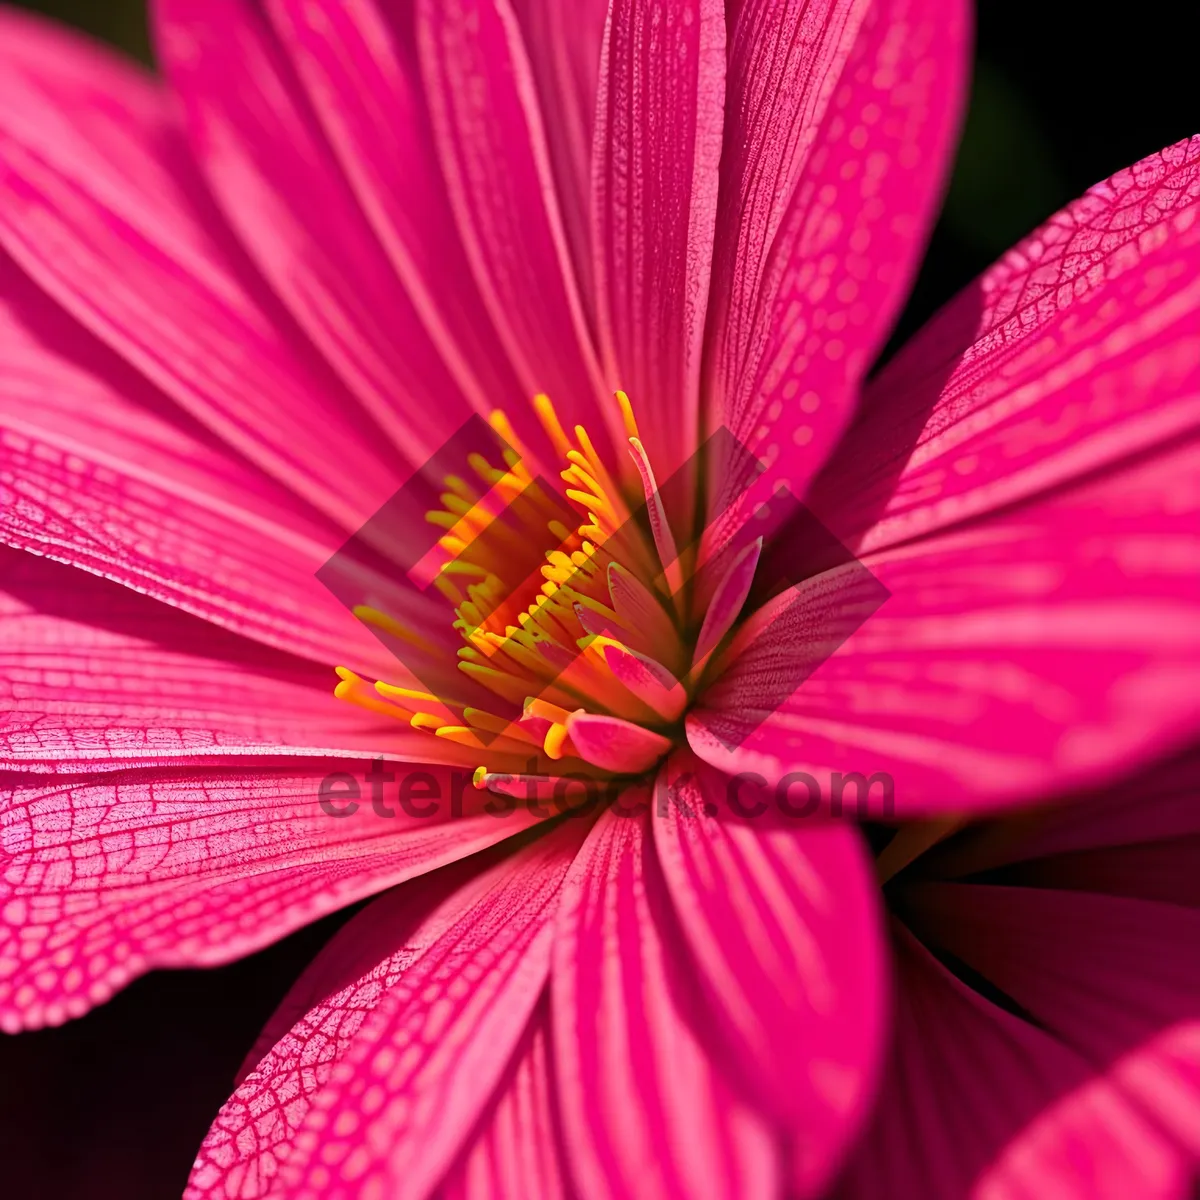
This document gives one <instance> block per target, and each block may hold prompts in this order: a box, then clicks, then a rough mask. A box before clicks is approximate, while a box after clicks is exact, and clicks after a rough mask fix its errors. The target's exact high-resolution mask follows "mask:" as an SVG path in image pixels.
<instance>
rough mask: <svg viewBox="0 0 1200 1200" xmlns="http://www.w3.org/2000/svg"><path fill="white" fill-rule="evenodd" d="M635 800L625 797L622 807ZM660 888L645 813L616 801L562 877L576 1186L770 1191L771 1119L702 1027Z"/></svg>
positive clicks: (559, 977) (562, 1017) (613, 1191)
mask: <svg viewBox="0 0 1200 1200" xmlns="http://www.w3.org/2000/svg"><path fill="white" fill-rule="evenodd" d="M645 798H648V790H647V791H646V792H645ZM636 799H637V797H636V795H635V794H632V793H631V794H627V795H626V796H625V797H623V798H622V805H623V806H624V808H625V810H626V811H630V810H633V809H634V808H635V807H636V805H635V801H636ZM664 887H665V885H664V883H663V881H662V877H661V870H660V868H659V866H658V864H657V863H656V861H655V856H654V847H653V844H652V842H651V841H650V840H649V829H648V828H647V825H646V822H645V820H644V819H641V818H637V817H632V816H628V815H622V813H621V811H619V810H616V809H610V810H608V811H607V812H606V813H604V814H603V815H602V816H601V817H600V819H599V821H598V822H597V823H596V825H595V827H594V829H593V830H592V833H591V836H590V837H589V839H588V841H587V842H586V843H585V845H584V847H583V849H582V850H581V851H580V853H579V856H578V858H577V859H576V861H575V864H574V866H573V867H572V869H571V872H570V875H569V876H568V879H567V883H566V885H565V889H564V896H563V903H562V908H561V911H560V916H559V932H558V938H557V941H556V942H555V950H554V970H553V986H552V991H551V998H552V1002H553V1016H554V1046H555V1065H556V1067H557V1070H558V1081H559V1097H560V1101H561V1105H562V1117H563V1134H564V1141H565V1145H566V1153H567V1161H568V1162H569V1163H570V1167H571V1173H572V1176H573V1178H574V1181H575V1185H576V1188H577V1190H578V1192H579V1193H580V1194H581V1195H584V1196H612V1195H616V1196H633V1195H636V1196H638V1197H645V1198H646V1200H653V1198H654V1197H685V1196H706V1197H713V1198H714V1200H719V1198H720V1197H730V1198H732V1197H739V1198H740V1197H758V1196H762V1197H767V1196H774V1194H775V1190H776V1188H777V1186H778V1180H777V1165H776V1162H775V1150H774V1146H773V1145H772V1140H771V1134H770V1131H769V1129H768V1128H767V1127H766V1126H765V1125H764V1124H762V1123H761V1122H760V1120H759V1119H758V1118H757V1117H755V1116H754V1115H753V1114H752V1113H751V1112H750V1111H749V1110H748V1109H747V1108H746V1107H745V1106H744V1105H743V1103H742V1102H741V1101H740V1100H739V1099H738V1098H737V1096H736V1095H735V1094H734V1092H733V1091H732V1089H731V1086H730V1084H729V1082H728V1081H727V1079H726V1077H725V1075H724V1073H723V1071H722V1069H721V1067H720V1066H719V1065H718V1064H717V1063H715V1062H713V1061H712V1059H711V1057H710V1052H709V1048H708V1046H707V1039H705V1040H702V1039H701V1037H700V1036H699V1034H698V1032H697V1030H698V1026H697V1025H696V1021H697V1019H698V1016H699V1014H698V1012H697V1010H696V1008H695V1007H694V1005H695V1002H696V1000H697V997H696V996H695V993H694V987H693V986H692V984H691V980H690V964H689V963H687V962H686V960H685V959H683V958H681V956H680V955H679V952H678V951H676V950H675V949H674V946H675V945H676V938H677V937H678V932H677V930H676V928H675V926H674V924H673V921H674V918H673V917H672V914H671V911H670V902H669V900H668V898H667V896H666V895H665V891H664Z"/></svg>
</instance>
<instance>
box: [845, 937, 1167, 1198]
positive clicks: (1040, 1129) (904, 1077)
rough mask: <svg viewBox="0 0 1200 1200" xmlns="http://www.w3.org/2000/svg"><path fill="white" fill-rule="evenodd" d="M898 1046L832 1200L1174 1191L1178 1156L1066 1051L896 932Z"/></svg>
mask: <svg viewBox="0 0 1200 1200" xmlns="http://www.w3.org/2000/svg"><path fill="white" fill-rule="evenodd" d="M896 945H897V951H898V953H897V960H898V975H897V991H898V1001H897V1014H896V1032H895V1037H894V1041H893V1052H892V1057H891V1061H890V1063H889V1065H888V1071H887V1073H886V1075H885V1080H886V1083H885V1087H884V1090H883V1093H882V1095H881V1096H880V1099H879V1103H878V1104H877V1106H876V1110H875V1116H874V1119H873V1122H872V1125H871V1126H870V1128H869V1129H868V1131H867V1133H866V1135H865V1136H864V1137H863V1139H862V1140H861V1141H860V1143H859V1146H858V1149H857V1150H856V1151H855V1153H854V1154H853V1156H852V1157H851V1159H850V1161H849V1163H848V1166H847V1170H846V1173H845V1176H844V1177H843V1179H842V1180H841V1183H840V1185H839V1187H838V1188H837V1189H836V1191H835V1193H834V1194H835V1196H836V1197H837V1198H838V1200H875V1198H876V1197H879V1196H905V1197H907V1196H920V1197H923V1198H927V1200H961V1198H962V1197H964V1196H971V1197H979V1198H980V1200H1027V1198H1028V1200H1032V1198H1034V1197H1037V1198H1038V1200H1041V1198H1042V1197H1054V1198H1055V1200H1124V1198H1125V1197H1132V1196H1138V1197H1146V1198H1147V1200H1182V1198H1183V1195H1184V1191H1183V1189H1184V1187H1185V1185H1186V1182H1187V1178H1188V1172H1187V1165H1186V1161H1185V1159H1184V1158H1183V1156H1182V1155H1180V1154H1179V1153H1178V1151H1177V1150H1176V1149H1175V1148H1174V1147H1173V1146H1172V1145H1171V1144H1170V1142H1169V1140H1168V1139H1167V1138H1166V1137H1164V1136H1163V1134H1162V1132H1161V1130H1159V1129H1158V1128H1157V1127H1156V1126H1155V1124H1154V1123H1153V1122H1152V1121H1150V1120H1148V1119H1147V1117H1146V1114H1145V1113H1144V1112H1142V1111H1140V1110H1139V1108H1138V1106H1137V1105H1136V1104H1135V1103H1133V1102H1131V1100H1130V1099H1129V1098H1128V1097H1127V1096H1124V1095H1122V1094H1121V1092H1120V1091H1119V1090H1118V1089H1117V1088H1114V1087H1113V1086H1112V1085H1111V1084H1109V1083H1108V1082H1106V1081H1104V1080H1103V1079H1096V1078H1094V1077H1093V1075H1092V1072H1091V1071H1090V1069H1089V1067H1088V1065H1087V1063H1086V1062H1085V1061H1084V1060H1083V1059H1082V1058H1081V1057H1080V1056H1079V1055H1078V1054H1077V1053H1075V1052H1074V1051H1073V1050H1071V1049H1069V1048H1068V1047H1067V1046H1065V1045H1063V1044H1062V1043H1061V1042H1059V1041H1057V1040H1056V1039H1055V1038H1053V1037H1051V1036H1049V1035H1048V1034H1046V1033H1045V1032H1044V1031H1042V1030H1041V1029H1039V1028H1037V1026H1035V1025H1032V1024H1030V1023H1028V1022H1026V1021H1023V1020H1021V1019H1020V1018H1019V1017H1016V1016H1014V1015H1012V1014H1011V1013H1009V1012H1006V1011H1004V1010H1003V1009H1000V1008H998V1007H996V1006H995V1005H994V1004H992V1003H990V1002H989V1001H987V1000H985V999H984V998H983V997H982V996H980V995H978V994H977V993H976V992H973V991H971V990H970V989H969V988H967V987H966V986H965V985H964V984H963V983H962V982H960V981H959V980H958V979H957V978H955V977H954V976H953V975H951V974H950V972H949V971H947V970H946V968H945V967H944V966H942V965H941V964H940V963H939V962H937V961H936V960H935V959H934V958H933V956H932V955H930V954H929V952H928V951H927V950H926V949H925V948H924V947H922V946H920V945H918V944H917V943H915V942H914V941H913V940H912V938H911V937H910V936H909V935H908V934H907V933H906V932H905V931H903V930H899V931H898V935H897V942H896Z"/></svg>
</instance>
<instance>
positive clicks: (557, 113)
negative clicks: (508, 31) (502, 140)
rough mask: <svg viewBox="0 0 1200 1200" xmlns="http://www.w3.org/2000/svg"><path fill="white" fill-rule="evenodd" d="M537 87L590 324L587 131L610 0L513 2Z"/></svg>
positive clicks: (592, 314)
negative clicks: (548, 115) (547, 116)
mask: <svg viewBox="0 0 1200 1200" xmlns="http://www.w3.org/2000/svg"><path fill="white" fill-rule="evenodd" d="M513 8H514V9H515V10H516V13H517V16H518V17H519V18H520V21H521V28H522V30H523V31H524V34H525V45H526V46H527V47H528V50H529V60H530V63H531V65H532V66H533V74H534V78H535V79H536V81H537V88H538V99H539V101H540V106H541V110H542V112H543V113H549V114H550V119H549V120H547V121H546V141H547V143H548V146H549V150H550V163H551V166H552V167H553V168H554V182H555V185H556V191H557V193H558V200H559V207H560V208H561V210H562V218H563V225H564V227H565V229H566V234H567V241H568V243H569V245H570V247H571V261H572V263H573V264H574V266H575V277H576V279H578V280H579V289H580V298H581V300H582V302H583V306H584V309H585V310H586V311H587V313H588V315H589V317H591V318H593V319H594V318H595V307H596V297H595V288H594V284H593V280H592V238H591V232H592V231H591V190H592V126H593V125H594V124H595V120H596V90H597V87H598V84H599V77H600V55H601V50H602V47H603V44H604V27H605V24H606V21H607V17H608V0H574V2H573V3H571V4H563V3H562V0H514V3H513Z"/></svg>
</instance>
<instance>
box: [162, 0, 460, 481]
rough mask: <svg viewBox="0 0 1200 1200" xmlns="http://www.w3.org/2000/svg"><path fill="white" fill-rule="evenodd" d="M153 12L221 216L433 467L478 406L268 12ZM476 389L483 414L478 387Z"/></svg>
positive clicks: (210, 2)
mask: <svg viewBox="0 0 1200 1200" xmlns="http://www.w3.org/2000/svg"><path fill="white" fill-rule="evenodd" d="M154 15H155V18H156V19H155V32H156V41H157V43H158V47H159V61H160V62H161V64H162V66H163V69H164V70H165V71H166V73H167V75H168V78H169V79H170V81H171V83H172V85H173V86H174V88H175V90H176V91H177V93H178V94H179V96H180V98H181V100H182V103H183V108H184V111H185V113H186V114H187V119H188V128H189V133H190V140H191V146H192V150H193V153H194V154H195V157H196V160H197V161H198V162H199V163H200V165H201V167H202V169H203V171H204V173H205V178H206V179H207V181H208V182H209V185H210V186H211V187H212V189H213V193H214V195H215V196H216V198H217V201H218V203H219V204H220V205H221V211H222V212H223V213H224V215H225V217H226V219H227V220H228V221H229V223H230V225H231V227H232V228H233V229H234V230H235V231H236V232H237V234H238V235H239V237H240V238H241V241H242V244H243V245H244V247H245V248H246V251H247V253H248V254H249V255H250V257H251V258H252V259H253V260H254V262H255V263H256V264H257V266H258V267H259V268H260V270H261V271H262V273H263V275H264V276H265V277H266V278H267V279H268V280H269V281H270V283H271V286H272V287H273V288H274V290H275V292H276V294H277V295H278V296H280V298H281V299H282V300H283V301H284V303H285V304H286V305H287V307H288V309H289V310H290V311H291V313H292V315H293V316H294V317H295V318H296V320H297V321H298V323H299V324H300V326H301V327H302V328H303V329H304V331H305V332H306V333H307V334H308V335H309V337H310V338H311V339H312V340H313V342H314V344H315V345H316V346H317V347H318V348H319V349H320V350H321V352H322V353H323V354H324V356H325V358H326V359H327V360H328V361H329V363H330V364H331V365H332V366H333V368H334V369H335V371H336V372H337V373H338V375H339V376H340V377H341V379H342V381H343V382H344V383H345V384H346V387H347V389H348V390H349V391H350V392H351V394H353V395H354V396H355V397H356V398H357V400H358V401H359V403H360V404H361V405H362V407H363V408H364V409H365V410H366V412H367V413H369V414H370V416H371V417H372V418H373V419H374V420H375V421H376V422H378V424H379V426H380V427H381V428H382V429H383V430H384V432H385V433H386V435H387V437H388V439H389V441H390V444H391V446H392V447H394V448H395V449H396V450H397V451H399V452H400V453H401V454H406V455H409V456H411V458H412V460H413V461H414V462H418V463H419V462H423V461H424V460H425V459H426V458H427V457H428V456H429V455H431V454H433V453H435V452H436V451H437V450H438V449H439V447H440V446H441V445H442V443H443V442H445V441H446V440H447V438H448V437H450V436H451V435H452V434H453V433H454V432H455V431H456V430H457V429H458V428H459V426H460V425H462V423H463V422H464V421H465V420H466V418H467V416H468V415H469V414H470V412H471V408H470V406H469V404H468V401H467V399H466V398H465V397H464V394H463V392H462V390H460V387H459V383H458V381H457V380H456V379H455V378H454V377H453V375H452V373H451V370H450V366H451V364H449V363H448V362H447V361H446V359H444V358H443V357H442V354H441V353H440V352H439V350H438V348H437V346H435V344H434V343H433V341H432V340H431V339H430V337H429V336H428V335H427V333H426V330H425V326H424V324H423V323H422V319H421V315H420V313H419V312H418V310H417V308H416V306H415V305H414V304H413V303H412V302H411V301H410V299H409V297H408V294H407V292H406V291H405V289H404V288H403V287H402V286H401V284H400V282H399V280H398V279H397V278H396V276H395V274H394V273H393V272H392V270H391V267H390V266H389V264H388V262H387V260H386V258H385V256H384V255H383V253H382V248H381V247H380V245H379V243H378V242H377V241H376V238H375V236H374V234H373V233H372V231H371V229H370V227H369V225H368V224H367V221H366V219H365V217H364V216H363V214H362V212H361V210H360V209H359V207H358V204H357V202H356V200H355V198H354V196H353V194H352V193H351V191H350V189H349V188H348V187H347V186H346V184H345V183H344V181H343V180H342V177H341V171H340V168H339V166H338V164H337V161H336V159H335V158H334V156H333V153H332V151H331V149H330V147H329V145H328V143H327V142H326V139H325V136H324V134H323V132H322V130H321V128H320V126H319V125H318V123H317V121H316V119H315V117H314V115H313V113H312V111H311V110H310V108H309V105H308V103H307V99H306V97H305V95H304V92H303V90H302V89H301V87H300V83H299V80H298V79H297V77H296V74H295V72H294V71H293V70H292V68H291V64H290V63H289V62H288V60H287V57H286V56H285V54H284V52H283V50H282V48H281V47H280V45H279V44H278V42H277V41H276V40H275V38H274V37H273V36H272V32H271V29H270V27H269V25H268V24H267V22H266V21H265V19H264V17H263V15H262V14H261V12H260V11H259V10H258V8H257V6H255V5H253V4H251V3H249V0H159V3H157V4H156V6H155V10H154ZM416 186H418V187H419V186H420V184H419V183H418V184H417V185H416ZM459 357H460V356H458V355H456V356H455V361H457V360H458V358H459ZM464 382H466V381H464ZM468 386H473V387H474V388H475V389H476V395H475V397H474V398H475V399H476V400H477V401H478V402H479V403H480V404H482V396H481V395H480V394H479V393H478V384H477V382H476V381H475V380H474V378H473V377H472V378H471V380H470V382H469V385H468Z"/></svg>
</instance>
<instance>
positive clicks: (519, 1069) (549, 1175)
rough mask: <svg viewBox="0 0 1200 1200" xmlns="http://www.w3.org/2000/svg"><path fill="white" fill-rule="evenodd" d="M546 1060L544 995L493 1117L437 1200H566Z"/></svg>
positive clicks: (501, 1089)
mask: <svg viewBox="0 0 1200 1200" xmlns="http://www.w3.org/2000/svg"><path fill="white" fill-rule="evenodd" d="M550 1056H551V1049H550V1005H549V997H548V996H546V995H544V994H543V997H542V1001H541V1003H540V1004H539V1005H538V1007H537V1011H536V1012H535V1013H534V1014H533V1018H532V1020H531V1021H530V1024H529V1028H528V1030H526V1033H525V1037H524V1039H523V1041H522V1044H521V1045H520V1046H519V1047H518V1049H517V1051H516V1054H515V1055H514V1056H513V1061H512V1064H511V1065H510V1066H509V1068H508V1073H507V1075H506V1076H505V1078H504V1080H503V1081H502V1082H501V1083H500V1085H499V1087H498V1088H497V1089H496V1099H495V1101H494V1102H493V1105H492V1110H491V1112H490V1113H488V1114H486V1115H485V1116H484V1117H483V1120H482V1121H481V1123H480V1127H479V1130H478V1132H477V1133H476V1135H475V1140H474V1142H472V1143H471V1145H470V1146H468V1147H467V1149H466V1150H465V1151H464V1153H463V1155H462V1157H461V1158H460V1159H459V1161H458V1162H457V1163H456V1164H455V1166H454V1167H453V1168H452V1169H451V1171H450V1173H449V1175H447V1177H446V1179H445V1180H444V1181H443V1182H442V1186H441V1187H440V1188H439V1189H438V1195H439V1197H440V1198H441V1200H531V1198H533V1197H536V1198H537V1200H566V1197H567V1196H568V1195H569V1194H570V1193H569V1191H568V1185H567V1164H566V1162H565V1160H564V1159H563V1154H562V1147H561V1145H560V1139H559V1134H558V1129H557V1118H556V1116H555V1111H554V1110H555V1099H554V1070H553V1066H552V1064H551V1061H550Z"/></svg>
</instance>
